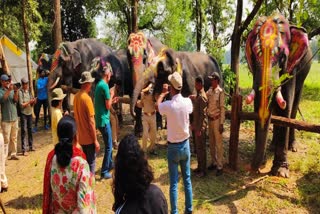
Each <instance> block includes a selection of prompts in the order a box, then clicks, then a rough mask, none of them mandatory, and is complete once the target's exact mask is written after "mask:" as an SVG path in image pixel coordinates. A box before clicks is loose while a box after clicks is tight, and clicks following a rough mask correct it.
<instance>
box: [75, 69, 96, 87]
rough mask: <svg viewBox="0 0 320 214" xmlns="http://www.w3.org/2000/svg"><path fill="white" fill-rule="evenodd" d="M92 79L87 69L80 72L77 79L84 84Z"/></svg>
mask: <svg viewBox="0 0 320 214" xmlns="http://www.w3.org/2000/svg"><path fill="white" fill-rule="evenodd" d="M93 81H94V78H93V77H92V76H91V72H89V71H84V72H83V73H82V74H81V79H80V80H79V83H80V84H84V83H86V82H90V83H91V82H93Z"/></svg>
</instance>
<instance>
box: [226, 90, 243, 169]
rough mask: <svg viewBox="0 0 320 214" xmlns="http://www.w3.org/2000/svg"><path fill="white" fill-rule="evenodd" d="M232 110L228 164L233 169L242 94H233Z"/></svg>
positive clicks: (236, 158)
mask: <svg viewBox="0 0 320 214" xmlns="http://www.w3.org/2000/svg"><path fill="white" fill-rule="evenodd" d="M232 107H233V108H232V111H231V118H232V121H231V127H230V142H229V165H230V167H231V168H232V169H233V170H237V168H238V145H239V130H240V112H241V111H242V96H241V95H237V94H234V95H233V96H232Z"/></svg>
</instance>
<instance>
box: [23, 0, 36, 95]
mask: <svg viewBox="0 0 320 214" xmlns="http://www.w3.org/2000/svg"><path fill="white" fill-rule="evenodd" d="M26 8H27V0H22V27H23V35H24V43H25V46H26V58H27V70H28V79H29V90H30V91H31V94H32V95H33V96H34V91H33V81H32V79H33V78H32V68H31V60H30V50H29V35H28V26H27V19H26Z"/></svg>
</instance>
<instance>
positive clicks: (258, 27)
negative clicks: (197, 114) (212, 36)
mask: <svg viewBox="0 0 320 214" xmlns="http://www.w3.org/2000/svg"><path fill="white" fill-rule="evenodd" d="M246 57H247V61H248V65H249V69H250V71H251V73H252V74H253V89H252V91H251V93H250V94H249V95H248V96H247V98H246V102H247V103H251V102H252V101H253V100H254V111H255V112H256V113H257V114H258V116H259V120H257V121H255V145H256V147H255V154H254V158H253V161H252V169H253V170H258V169H259V167H260V165H261V164H262V163H263V160H264V156H265V147H266V143H267V138H268V130H269V125H270V118H271V114H274V115H278V116H282V117H287V118H295V117H296V114H297V110H298V105H299V102H300V98H301V93H302V88H303V83H304V80H305V79H306V77H307V75H308V73H309V70H310V66H311V58H312V54H311V50H310V48H309V42H308V36H307V34H306V31H305V30H304V29H302V28H298V27H296V26H292V25H290V24H289V22H288V21H287V20H286V19H285V18H284V17H283V16H282V15H279V14H275V15H273V16H271V17H260V18H259V19H258V20H257V21H256V23H255V25H254V28H253V30H252V31H251V32H250V33H249V35H248V39H247V41H246ZM272 143H273V144H274V145H275V151H274V160H273V166H272V169H271V173H272V174H273V175H278V176H282V177H289V168H288V166H289V165H288V160H287V150H288V147H289V148H293V149H294V147H295V134H294V129H293V128H290V130H289V128H288V127H282V126H276V125H274V126H273V138H272Z"/></svg>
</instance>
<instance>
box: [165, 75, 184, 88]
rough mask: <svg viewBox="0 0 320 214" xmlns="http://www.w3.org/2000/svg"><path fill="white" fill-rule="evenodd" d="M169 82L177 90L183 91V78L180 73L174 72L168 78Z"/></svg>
mask: <svg viewBox="0 0 320 214" xmlns="http://www.w3.org/2000/svg"><path fill="white" fill-rule="evenodd" d="M168 80H169V82H170V83H171V85H172V86H173V87H174V88H175V89H176V90H179V91H180V90H181V88H182V77H181V75H180V74H179V73H178V72H174V73H173V74H170V75H169V76H168Z"/></svg>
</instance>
